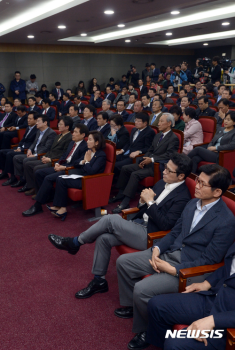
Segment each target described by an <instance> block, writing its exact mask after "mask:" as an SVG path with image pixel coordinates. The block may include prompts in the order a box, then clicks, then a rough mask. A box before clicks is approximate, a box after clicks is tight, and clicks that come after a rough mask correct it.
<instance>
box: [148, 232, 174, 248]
mask: <svg viewBox="0 0 235 350" xmlns="http://www.w3.org/2000/svg"><path fill="white" fill-rule="evenodd" d="M169 232H171V230H167V231H158V232H151V233H149V234H148V248H150V247H152V246H153V241H154V239H159V238H163V237H165V236H166V235H167V234H168V233H169Z"/></svg>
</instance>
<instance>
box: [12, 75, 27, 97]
mask: <svg viewBox="0 0 235 350" xmlns="http://www.w3.org/2000/svg"><path fill="white" fill-rule="evenodd" d="M10 90H11V92H12V94H13V99H15V98H20V99H21V100H24V99H25V98H26V94H25V90H26V82H25V80H23V79H20V80H19V81H18V82H17V81H16V79H14V80H12V81H11V85H10ZM15 91H19V94H18V95H17V94H16V93H15Z"/></svg>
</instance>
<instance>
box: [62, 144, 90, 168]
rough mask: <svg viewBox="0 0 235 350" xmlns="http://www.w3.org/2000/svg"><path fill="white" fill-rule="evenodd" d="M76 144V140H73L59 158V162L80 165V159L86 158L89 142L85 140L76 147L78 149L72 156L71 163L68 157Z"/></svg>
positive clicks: (67, 164) (69, 165) (66, 164)
mask: <svg viewBox="0 0 235 350" xmlns="http://www.w3.org/2000/svg"><path fill="white" fill-rule="evenodd" d="M73 145H74V141H71V142H70V143H69V145H68V148H67V150H66V151H65V152H64V153H63V155H62V156H61V157H60V159H59V160H58V163H59V164H63V165H65V166H66V167H71V166H74V167H75V168H76V167H79V162H80V160H83V159H84V155H85V153H86V151H87V143H86V141H85V140H83V141H82V142H81V143H80V145H79V146H78V147H77V148H76V151H75V152H74V153H73V156H72V158H71V161H70V162H69V163H67V162H66V158H67V157H68V155H69V153H70V151H71V150H72V148H73Z"/></svg>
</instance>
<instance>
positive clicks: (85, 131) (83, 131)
mask: <svg viewBox="0 0 235 350" xmlns="http://www.w3.org/2000/svg"><path fill="white" fill-rule="evenodd" d="M75 128H78V129H79V130H80V134H85V137H87V136H88V135H89V129H88V127H87V126H86V125H85V124H81V123H79V122H77V123H76V124H75V126H74V129H75Z"/></svg>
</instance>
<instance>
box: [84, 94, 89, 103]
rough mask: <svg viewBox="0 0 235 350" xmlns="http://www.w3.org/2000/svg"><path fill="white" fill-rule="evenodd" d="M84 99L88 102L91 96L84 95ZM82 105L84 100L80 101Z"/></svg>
mask: <svg viewBox="0 0 235 350" xmlns="http://www.w3.org/2000/svg"><path fill="white" fill-rule="evenodd" d="M83 97H84V98H86V99H87V100H88V101H89V100H90V98H91V96H90V95H84V96H83ZM82 103H84V100H83V101H82Z"/></svg>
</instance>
